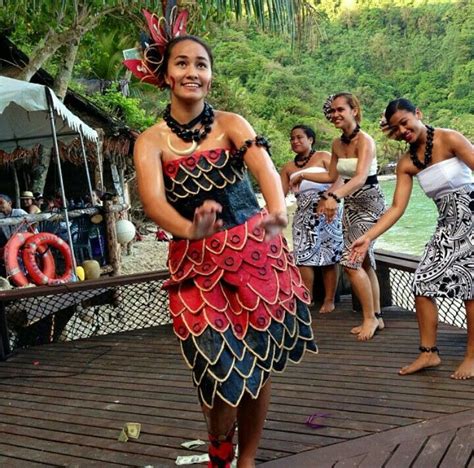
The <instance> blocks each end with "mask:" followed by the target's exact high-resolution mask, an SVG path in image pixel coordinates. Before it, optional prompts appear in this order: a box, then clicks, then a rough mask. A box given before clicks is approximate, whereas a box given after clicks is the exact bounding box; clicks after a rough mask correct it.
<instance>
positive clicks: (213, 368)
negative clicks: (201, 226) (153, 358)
mask: <svg viewBox="0 0 474 468" xmlns="http://www.w3.org/2000/svg"><path fill="white" fill-rule="evenodd" d="M262 217H263V214H262V213H258V214H257V215H255V216H253V217H251V218H250V219H249V220H248V221H247V222H245V223H244V224H241V225H238V226H235V227H232V228H230V229H227V230H223V231H220V232H218V233H216V234H214V235H212V236H210V237H207V238H205V239H201V240H196V241H189V240H178V241H171V243H170V251H169V259H168V266H169V270H170V274H171V278H170V280H168V281H167V283H166V285H165V287H166V288H167V289H168V291H169V298H170V312H171V316H172V319H173V328H174V331H175V333H176V335H177V337H178V338H179V342H180V345H181V350H182V353H183V356H184V359H185V361H186V363H187V365H188V366H189V367H190V368H191V369H192V374H193V381H194V384H195V385H196V386H197V387H198V393H199V398H200V400H201V403H202V404H204V405H206V406H207V407H210V408H212V407H213V405H214V401H215V398H216V396H218V397H219V398H221V399H222V400H224V401H225V402H227V403H228V404H229V405H231V406H234V407H235V406H237V405H238V404H239V403H240V400H241V399H242V397H243V396H244V395H245V394H246V393H247V394H249V395H251V396H252V397H253V398H257V397H258V395H259V392H260V390H261V388H262V387H263V386H264V385H265V383H266V382H267V380H268V378H269V376H270V373H271V372H272V371H276V372H282V371H283V370H284V369H285V367H286V365H287V363H288V361H292V362H299V361H301V359H302V358H303V355H304V354H305V351H307V350H308V351H312V352H317V348H316V344H315V342H314V339H313V331H312V328H311V315H310V313H309V310H308V306H307V304H308V303H309V301H310V296H309V293H308V291H307V290H306V288H305V286H304V284H303V281H302V279H301V276H300V273H299V271H298V268H296V266H295V263H294V258H293V255H291V254H290V252H289V250H288V245H287V243H286V240H285V239H284V238H283V237H282V236H278V237H276V238H274V239H272V240H271V241H265V232H264V230H263V229H262V228H261V227H259V223H260V222H261V220H262Z"/></svg>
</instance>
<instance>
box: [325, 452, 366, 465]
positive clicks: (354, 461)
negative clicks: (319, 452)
mask: <svg viewBox="0 0 474 468" xmlns="http://www.w3.org/2000/svg"><path fill="white" fill-rule="evenodd" d="M366 456H367V454H366V453H363V454H362V455H357V456H355V457H350V458H344V459H343V460H339V461H338V462H336V463H335V464H330V463H328V464H327V466H333V467H334V468H353V467H354V468H356V467H358V466H360V463H362V462H363V461H364V458H365V457H366ZM318 465H319V463H318Z"/></svg>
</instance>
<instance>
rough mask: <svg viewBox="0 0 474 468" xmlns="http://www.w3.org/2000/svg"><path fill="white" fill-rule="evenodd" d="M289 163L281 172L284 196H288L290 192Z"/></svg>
mask: <svg viewBox="0 0 474 468" xmlns="http://www.w3.org/2000/svg"><path fill="white" fill-rule="evenodd" d="M288 164H289V163H286V164H285V165H284V166H283V167H282V169H281V171H280V179H281V186H282V188H283V195H285V196H286V195H288V192H289V191H290V172H289V167H288Z"/></svg>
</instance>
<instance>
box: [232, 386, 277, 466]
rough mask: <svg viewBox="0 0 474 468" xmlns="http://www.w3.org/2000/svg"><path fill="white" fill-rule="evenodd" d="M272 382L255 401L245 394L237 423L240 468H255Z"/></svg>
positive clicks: (238, 462)
mask: <svg viewBox="0 0 474 468" xmlns="http://www.w3.org/2000/svg"><path fill="white" fill-rule="evenodd" d="M270 393H271V382H270V379H269V380H268V381H267V383H266V384H265V386H264V387H263V388H262V389H261V390H260V395H259V396H258V398H257V399H256V400H254V399H253V398H252V397H251V396H250V395H248V394H245V395H244V397H243V398H242V401H241V403H240V405H239V409H238V412H237V421H238V428H239V432H238V434H239V456H238V459H237V466H238V467H239V468H253V467H254V466H255V456H256V455H257V449H258V446H259V443H260V438H261V436H262V431H263V425H264V424H265V418H266V416H267V411H268V405H269V404H270Z"/></svg>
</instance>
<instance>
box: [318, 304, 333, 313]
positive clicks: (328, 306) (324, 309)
mask: <svg viewBox="0 0 474 468" xmlns="http://www.w3.org/2000/svg"><path fill="white" fill-rule="evenodd" d="M334 309H335V307H334V302H326V301H324V302H323V305H322V306H321V308H320V309H319V313H320V314H327V313H329V312H332V311H333V310H334Z"/></svg>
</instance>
